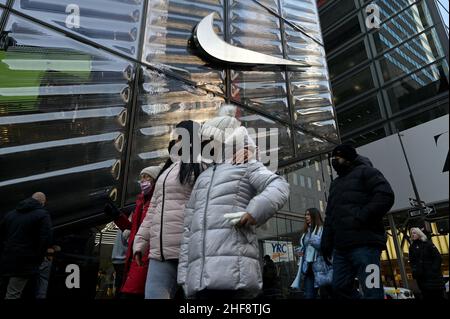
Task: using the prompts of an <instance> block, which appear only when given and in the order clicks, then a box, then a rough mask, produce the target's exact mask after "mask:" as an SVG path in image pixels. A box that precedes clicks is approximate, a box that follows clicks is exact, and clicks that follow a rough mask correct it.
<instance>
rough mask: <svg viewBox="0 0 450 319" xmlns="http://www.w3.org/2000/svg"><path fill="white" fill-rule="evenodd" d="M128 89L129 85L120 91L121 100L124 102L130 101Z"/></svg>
mask: <svg viewBox="0 0 450 319" xmlns="http://www.w3.org/2000/svg"><path fill="white" fill-rule="evenodd" d="M130 91H131V90H130V88H129V87H126V88H124V89H123V90H122V92H121V93H120V96H121V97H122V100H123V101H124V102H125V103H128V102H129V101H130V94H131V92H130Z"/></svg>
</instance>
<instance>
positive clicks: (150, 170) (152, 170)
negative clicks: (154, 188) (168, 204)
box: [141, 166, 161, 179]
mask: <svg viewBox="0 0 450 319" xmlns="http://www.w3.org/2000/svg"><path fill="white" fill-rule="evenodd" d="M160 171H161V166H149V167H146V168H144V169H143V170H142V171H141V175H142V174H147V175H149V176H150V177H152V178H153V179H156V178H157V177H158V175H159V172H160Z"/></svg>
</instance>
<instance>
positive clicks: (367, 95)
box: [318, 0, 449, 288]
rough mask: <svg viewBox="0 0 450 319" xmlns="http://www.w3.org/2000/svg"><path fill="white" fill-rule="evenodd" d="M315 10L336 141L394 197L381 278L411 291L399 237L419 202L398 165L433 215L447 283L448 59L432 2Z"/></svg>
mask: <svg viewBox="0 0 450 319" xmlns="http://www.w3.org/2000/svg"><path fill="white" fill-rule="evenodd" d="M318 4H319V8H320V10H319V12H320V19H321V24H322V29H323V35H324V42H325V48H326V53H327V59H328V65H329V69H330V78H331V83H332V89H333V94H334V102H335V105H336V112H337V116H338V123H339V129H340V134H341V137H342V140H343V141H344V142H351V143H354V144H355V145H356V146H359V148H358V152H359V153H361V154H363V155H366V156H368V157H369V158H370V159H371V160H372V162H373V163H374V165H375V167H377V168H378V169H380V170H381V171H382V172H383V173H384V174H385V176H386V177H387V178H388V180H389V181H390V182H391V184H392V186H393V189H394V191H395V194H396V202H395V205H394V207H393V209H392V213H393V215H392V216H393V219H392V221H394V224H395V226H396V227H392V226H393V225H392V224H391V223H390V222H389V221H388V220H386V228H387V230H388V233H389V234H390V235H391V236H389V240H388V250H387V251H386V252H385V253H384V254H383V259H384V260H385V269H384V270H383V274H384V275H385V279H386V281H387V282H390V283H391V284H393V278H395V279H396V283H397V284H398V285H403V286H406V285H407V284H409V285H410V286H412V288H415V286H414V282H413V281H412V280H411V279H412V277H411V273H410V269H409V268H408V264H407V255H408V247H409V244H408V241H407V239H408V238H407V236H406V235H407V230H408V227H409V226H411V225H413V224H414V223H416V222H417V219H415V218H410V217H409V216H410V215H409V210H411V209H412V208H413V207H411V204H410V202H409V199H410V198H414V199H415V198H416V195H415V192H414V189H413V186H412V182H411V179H410V172H409V171H408V167H407V163H406V160H405V156H406V158H408V161H409V163H410V166H411V171H412V175H413V177H414V180H415V184H416V186H417V189H418V193H419V195H420V197H421V200H423V201H424V202H425V203H426V204H427V205H428V206H430V207H433V208H434V210H435V214H433V215H432V216H430V217H429V221H430V222H431V227H432V231H433V234H434V235H437V236H433V242H434V243H435V245H436V247H438V249H439V250H440V252H441V253H442V254H443V255H444V256H445V257H444V258H443V260H444V272H445V274H447V275H448V240H449V239H448V219H449V197H448V194H449V184H448V178H449V177H448V131H449V130H448V113H449V93H448V88H449V86H448V83H449V71H448V65H449V64H448V63H449V55H448V52H449V51H448V28H447V27H446V25H445V23H443V21H442V16H441V14H440V13H439V9H438V3H437V2H436V1H432V0H426V1H425V0H423V1H412V0H389V1H388V0H375V1H363V0H336V1H318ZM369 5H370V6H372V8H373V5H376V7H377V8H379V12H380V24H379V28H377V27H374V26H373V23H372V22H373V21H374V20H373V19H372V18H371V14H372V11H371V10H372V9H370V7H369ZM369 9H370V10H369ZM447 19H448V18H447ZM397 132H401V135H402V142H403V143H404V147H405V152H403V150H402V146H401V144H400V140H399V137H398V136H397V134H396V133H397ZM395 228H397V229H395ZM397 232H398V233H397ZM395 233H397V236H396V237H397V238H398V243H396V241H395V240H394V238H395V237H394V236H395ZM393 234H394V235H393ZM396 244H398V245H397V246H398V247H395V246H396ZM401 252H403V253H404V255H402V253H401ZM389 259H391V260H397V262H398V264H397V263H389ZM401 261H403V262H401ZM392 265H393V267H391V266H392ZM402 268H405V271H403V272H402ZM388 277H389V278H390V279H389V280H388V279H387V278H388Z"/></svg>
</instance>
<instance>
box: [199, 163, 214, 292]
mask: <svg viewBox="0 0 450 319" xmlns="http://www.w3.org/2000/svg"><path fill="white" fill-rule="evenodd" d="M216 168H217V165H216V164H214V169H213V173H212V176H211V182H210V183H209V187H208V193H207V194H206V204H205V211H204V212H203V243H202V246H203V254H202V271H201V273H200V286H199V288H200V287H201V286H202V278H203V270H204V269H205V250H206V243H205V239H206V214H207V211H208V204H209V193H210V191H211V187H212V182H213V179H214V175H215V173H216Z"/></svg>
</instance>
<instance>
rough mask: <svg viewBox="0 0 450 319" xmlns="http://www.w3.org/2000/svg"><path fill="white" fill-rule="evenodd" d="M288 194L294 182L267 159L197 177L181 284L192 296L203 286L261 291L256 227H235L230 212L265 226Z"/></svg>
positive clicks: (216, 168) (215, 169)
mask: <svg viewBox="0 0 450 319" xmlns="http://www.w3.org/2000/svg"><path fill="white" fill-rule="evenodd" d="M288 197H289V184H288V183H287V182H286V181H285V180H284V179H283V178H282V177H280V176H278V175H276V174H274V173H272V172H270V171H269V170H268V169H267V168H266V167H265V166H264V165H263V164H262V163H260V162H256V161H253V162H251V163H247V164H242V165H231V164H220V165H215V166H212V167H210V168H208V169H207V170H206V171H204V172H203V173H202V174H201V175H200V177H199V178H198V180H197V182H196V184H195V186H194V189H193V191H192V194H191V198H190V200H189V202H188V204H187V205H186V209H185V226H184V235H183V239H182V243H181V253H180V259H179V266H178V283H179V284H180V285H182V286H183V288H184V290H185V293H186V295H187V296H188V297H192V296H194V295H195V294H196V293H197V292H199V291H201V290H203V289H211V290H240V291H244V292H245V293H246V294H247V295H248V296H254V295H256V294H258V292H259V291H260V290H261V289H262V274H261V264H260V258H259V248H258V240H257V238H256V227H255V226H251V227H249V228H243V227H234V226H231V225H230V224H229V221H228V220H226V219H225V218H224V215H225V214H227V213H237V212H248V213H250V214H251V215H252V217H253V218H254V219H255V220H256V221H257V226H260V225H263V224H264V223H266V221H267V220H268V219H269V218H271V217H272V216H273V215H274V214H275V213H276V212H277V211H278V210H279V209H280V208H282V207H283V205H284V204H285V203H286V201H287V200H288Z"/></svg>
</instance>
